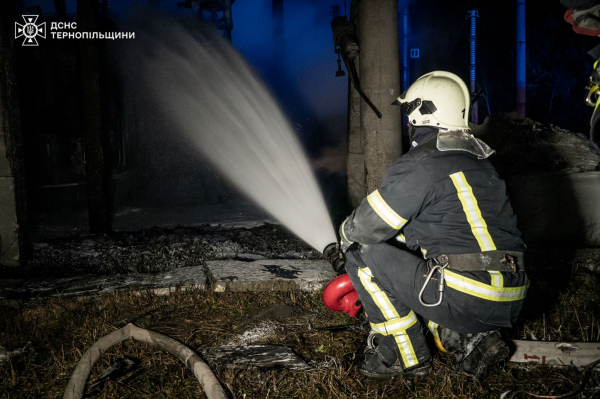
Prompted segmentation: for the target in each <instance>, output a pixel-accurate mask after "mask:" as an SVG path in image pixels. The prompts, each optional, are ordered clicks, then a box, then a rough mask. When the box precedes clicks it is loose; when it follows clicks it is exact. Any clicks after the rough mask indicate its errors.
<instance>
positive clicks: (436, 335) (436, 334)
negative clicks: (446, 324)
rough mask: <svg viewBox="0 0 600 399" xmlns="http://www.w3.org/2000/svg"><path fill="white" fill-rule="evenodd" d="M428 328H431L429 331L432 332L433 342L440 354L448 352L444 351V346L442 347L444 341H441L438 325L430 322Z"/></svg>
mask: <svg viewBox="0 0 600 399" xmlns="http://www.w3.org/2000/svg"><path fill="white" fill-rule="evenodd" d="M427 327H428V328H429V331H431V333H432V334H433V342H434V343H435V346H437V348H438V349H439V350H440V352H446V349H444V346H443V345H442V340H441V339H440V334H439V332H438V329H437V328H438V324H437V323H434V322H433V321H430V322H429V323H427Z"/></svg>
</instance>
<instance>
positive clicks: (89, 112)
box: [77, 0, 110, 234]
mask: <svg viewBox="0 0 600 399" xmlns="http://www.w3.org/2000/svg"><path fill="white" fill-rule="evenodd" d="M97 15H98V0H78V2H77V28H78V30H79V31H83V32H94V31H96V30H97V21H96V20H97ZM79 66H80V69H81V88H82V116H83V145H84V155H85V172H86V180H87V194H88V215H89V223H90V232H91V233H94V234H104V233H108V232H109V231H110V217H109V213H108V195H107V191H108V189H107V186H108V185H107V178H106V170H105V166H104V150H103V148H102V118H101V116H102V115H101V111H100V109H101V108H100V78H99V70H98V47H97V45H96V43H95V42H94V40H92V39H82V40H80V45H79Z"/></svg>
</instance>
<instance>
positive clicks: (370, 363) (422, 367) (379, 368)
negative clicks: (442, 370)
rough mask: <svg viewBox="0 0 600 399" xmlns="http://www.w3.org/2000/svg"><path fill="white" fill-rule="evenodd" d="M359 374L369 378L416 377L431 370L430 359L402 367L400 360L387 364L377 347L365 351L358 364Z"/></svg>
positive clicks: (425, 374) (427, 373) (423, 375)
mask: <svg viewBox="0 0 600 399" xmlns="http://www.w3.org/2000/svg"><path fill="white" fill-rule="evenodd" d="M358 370H359V371H360V372H361V374H363V375H365V376H367V377H370V378H392V377H401V378H417V377H425V376H427V375H429V373H430V372H431V361H429V360H427V361H425V362H423V363H420V364H417V365H416V366H413V367H409V368H406V369H405V368H403V367H402V365H401V364H400V360H399V359H398V360H396V362H394V364H389V363H388V362H386V361H385V359H384V357H383V356H382V355H381V354H380V353H379V350H378V349H375V350H373V351H371V352H368V353H365V358H364V359H363V361H362V362H360V363H359V364H358Z"/></svg>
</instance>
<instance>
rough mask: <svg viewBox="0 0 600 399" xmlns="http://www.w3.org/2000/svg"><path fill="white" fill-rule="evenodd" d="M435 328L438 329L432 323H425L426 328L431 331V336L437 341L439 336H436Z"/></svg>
mask: <svg viewBox="0 0 600 399" xmlns="http://www.w3.org/2000/svg"><path fill="white" fill-rule="evenodd" d="M437 327H438V324H437V323H434V322H433V321H430V322H429V323H427V328H429V331H431V333H432V334H433V336H434V337H436V338H437V339H440V335H439V334H438V330H437Z"/></svg>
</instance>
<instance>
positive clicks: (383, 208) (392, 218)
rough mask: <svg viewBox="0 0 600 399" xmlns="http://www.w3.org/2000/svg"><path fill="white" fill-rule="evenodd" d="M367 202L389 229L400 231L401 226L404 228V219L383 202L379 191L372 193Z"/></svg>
mask: <svg viewBox="0 0 600 399" xmlns="http://www.w3.org/2000/svg"><path fill="white" fill-rule="evenodd" d="M367 201H369V204H371V207H372V208H373V210H374V211H375V212H376V213H377V214H378V215H379V217H380V218H381V219H383V221H384V222H386V223H387V224H388V225H389V226H390V227H392V228H394V229H396V230H400V229H401V228H402V226H404V225H405V224H406V222H407V220H406V219H404V218H402V217H401V216H400V215H398V214H397V213H396V212H394V210H393V209H392V208H390V206H389V205H388V204H387V203H386V202H385V201H384V200H383V198H382V197H381V194H379V190H375V191H373V192H372V193H371V194H369V196H368V197H367Z"/></svg>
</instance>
